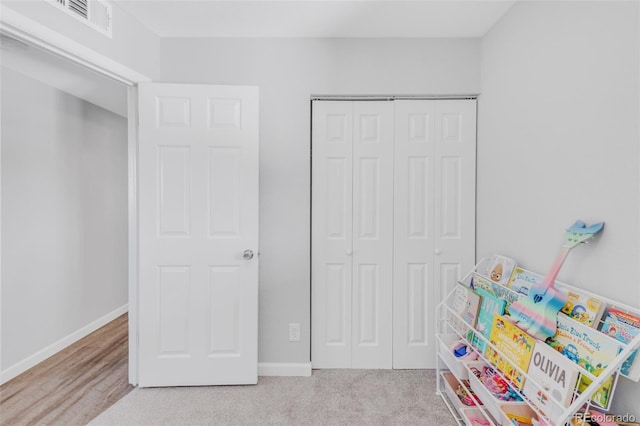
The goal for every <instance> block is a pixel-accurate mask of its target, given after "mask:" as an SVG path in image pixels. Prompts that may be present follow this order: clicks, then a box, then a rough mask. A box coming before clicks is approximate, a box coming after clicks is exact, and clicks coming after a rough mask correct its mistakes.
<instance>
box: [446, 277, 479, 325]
mask: <svg viewBox="0 0 640 426" xmlns="http://www.w3.org/2000/svg"><path fill="white" fill-rule="evenodd" d="M450 306H451V309H452V310H453V311H454V312H455V313H456V314H457V315H458V316H460V317H461V318H462V320H463V321H464V323H466V324H468V325H465V324H464V323H461V322H460V319H459V318H457V317H455V316H452V318H451V324H452V325H453V327H454V328H455V330H456V331H457V332H458V333H460V334H462V335H465V336H469V335H471V332H470V331H469V330H470V329H471V328H474V327H475V325H476V320H477V318H478V311H479V309H480V296H479V295H478V294H477V293H476V292H475V291H473V290H472V289H470V288H469V287H466V286H464V285H463V284H460V283H458V284H457V285H456V288H455V292H454V295H453V300H452V301H451V305H450Z"/></svg>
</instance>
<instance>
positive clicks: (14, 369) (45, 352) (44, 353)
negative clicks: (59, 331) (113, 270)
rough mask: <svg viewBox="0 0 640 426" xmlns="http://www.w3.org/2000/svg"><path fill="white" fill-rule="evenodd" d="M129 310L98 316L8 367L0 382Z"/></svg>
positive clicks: (124, 306)
mask: <svg viewBox="0 0 640 426" xmlns="http://www.w3.org/2000/svg"><path fill="white" fill-rule="evenodd" d="M128 310H129V305H128V304H126V305H123V306H121V307H119V308H118V309H116V310H114V311H112V312H109V313H108V314H106V315H104V316H102V317H100V318H98V319H97V320H95V321H93V322H92V323H90V324H87V325H85V326H84V327H82V328H81V329H79V330H76V331H74V332H73V333H71V334H69V335H68V336H66V337H63V338H62V339H60V340H58V341H57V342H55V343H53V344H51V345H49V346H47V347H46V348H44V349H42V350H39V351H38V352H36V353H34V354H33V355H31V356H29V357H27V358H25V359H23V360H22V361H19V362H17V363H15V364H13V365H12V366H11V367H8V368H7V369H6V370H4V371H2V372H0V384H4V383H6V382H8V381H9V380H11V379H13V378H14V377H16V376H17V375H19V374H22V373H24V372H25V371H27V370H28V369H30V368H31V367H33V366H35V365H37V364H39V363H41V362H42V361H44V360H45V359H47V358H49V357H50V356H51V355H54V354H56V353H58V352H60V351H61V350H63V349H64V348H66V347H67V346H69V345H72V344H73V343H75V342H77V341H78V340H80V339H82V338H83V337H85V336H87V335H88V334H91V333H93V332H94V331H96V330H97V329H99V328H100V327H102V326H103V325H106V324H108V323H109V322H111V321H113V320H114V319H116V318H118V317H119V316H120V315H122V314H124V313H126V312H127V311H128Z"/></svg>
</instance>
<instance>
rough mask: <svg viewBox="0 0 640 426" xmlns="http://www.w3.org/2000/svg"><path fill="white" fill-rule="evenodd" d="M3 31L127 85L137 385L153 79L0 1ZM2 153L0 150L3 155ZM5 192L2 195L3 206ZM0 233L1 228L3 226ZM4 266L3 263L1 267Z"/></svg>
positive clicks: (132, 373)
mask: <svg viewBox="0 0 640 426" xmlns="http://www.w3.org/2000/svg"><path fill="white" fill-rule="evenodd" d="M0 34H3V35H7V36H10V37H12V38H14V39H17V40H19V41H21V42H24V43H26V44H27V45H29V46H34V47H37V48H38V49H41V50H44V51H46V52H48V53H52V54H54V55H56V56H59V57H62V58H64V59H66V60H69V61H71V62H73V63H76V64H78V65H80V66H82V67H85V68H89V69H91V70H93V71H95V72H97V73H99V74H102V75H104V76H107V77H109V78H111V79H113V80H115V81H117V82H120V83H122V84H123V85H125V86H126V88H127V132H128V147H127V151H128V171H127V175H128V178H127V182H128V212H127V214H128V247H127V252H128V261H129V262H128V263H129V267H128V268H129V269H128V310H129V383H130V384H132V385H137V384H138V342H137V337H138V217H137V216H138V191H137V187H138V182H137V161H138V129H137V126H138V101H137V99H138V87H137V86H138V83H144V82H150V81H152V80H151V78H150V77H148V76H147V75H144V74H141V73H139V72H138V71H136V70H134V69H132V68H129V67H128V66H126V65H124V64H122V63H120V62H118V61H115V60H113V59H112V58H110V57H108V56H105V55H103V54H101V53H99V52H96V51H95V50H92V49H90V48H88V47H87V46H85V45H83V44H81V43H78V42H77V41H75V40H73V39H71V38H69V37H67V36H65V35H63V34H61V33H59V32H57V31H54V30H52V29H50V28H48V27H47V26H45V25H42V24H41V23H39V22H37V21H34V20H33V19H31V18H28V17H26V16H24V15H22V14H21V13H18V12H16V11H14V10H13V9H11V8H9V7H7V6H5V5H4V4H0ZM1 155H2V153H1V152H0V158H1ZM1 203H2V195H1V194H0V205H1ZM0 235H2V229H1V228H0ZM1 267H2V265H1V263H0V268H1Z"/></svg>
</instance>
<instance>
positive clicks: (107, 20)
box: [49, 0, 113, 37]
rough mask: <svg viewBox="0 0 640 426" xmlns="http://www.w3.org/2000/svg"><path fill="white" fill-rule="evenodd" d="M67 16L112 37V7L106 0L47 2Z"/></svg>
mask: <svg viewBox="0 0 640 426" xmlns="http://www.w3.org/2000/svg"><path fill="white" fill-rule="evenodd" d="M49 3H50V4H52V5H54V6H57V7H59V8H61V9H63V10H64V11H65V12H67V13H68V14H69V15H71V16H73V17H74V18H76V19H79V20H81V21H82V22H84V23H85V24H87V25H89V26H90V27H92V28H94V29H95V30H97V31H99V32H101V33H102V34H104V35H106V36H108V37H112V25H113V21H112V7H111V3H109V2H108V1H106V0H49Z"/></svg>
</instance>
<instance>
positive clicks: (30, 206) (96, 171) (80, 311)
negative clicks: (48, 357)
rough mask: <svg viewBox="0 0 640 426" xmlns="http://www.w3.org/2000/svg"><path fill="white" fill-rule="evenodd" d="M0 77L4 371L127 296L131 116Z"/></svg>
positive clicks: (10, 74)
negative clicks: (129, 132) (128, 127)
mask: <svg viewBox="0 0 640 426" xmlns="http://www.w3.org/2000/svg"><path fill="white" fill-rule="evenodd" d="M1 79H2V80H1V83H2V85H1V96H2V116H1V126H2V127H1V129H2V135H1V136H2V277H1V279H2V289H1V300H2V306H1V309H2V321H1V322H2V342H1V343H2V344H1V347H2V352H1V359H2V364H1V365H0V368H1V369H2V370H3V371H4V370H6V369H7V368H9V367H11V366H12V365H14V364H16V363H18V362H20V361H23V360H24V359H25V358H27V357H29V356H30V355H32V354H34V353H37V352H39V351H41V350H42V349H44V348H45V347H47V346H49V345H51V344H53V343H55V342H56V341H58V340H59V339H62V338H64V337H66V336H68V335H69V334H71V333H73V332H75V331H77V330H79V329H81V328H83V327H85V326H86V325H88V324H90V323H92V322H93V321H95V320H97V319H98V318H100V317H102V316H104V315H105V314H107V313H110V312H112V311H114V310H115V309H117V308H119V307H122V306H123V305H125V304H126V303H127V122H126V120H125V119H124V118H122V117H120V116H118V115H115V114H113V113H111V112H108V111H106V110H103V109H101V108H98V107H96V106H94V105H92V104H89V103H87V102H85V101H82V100H80V99H78V98H75V97H73V96H70V95H68V94H66V93H63V92H60V91H58V90H56V89H53V88H51V87H49V86H46V85H44V84H42V83H40V82H38V81H36V80H33V79H31V78H28V77H25V76H24V75H22V74H19V73H18V72H16V71H13V70H9V69H6V68H2V70H1Z"/></svg>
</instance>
